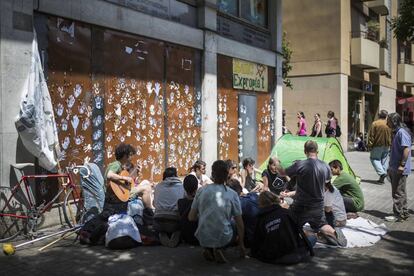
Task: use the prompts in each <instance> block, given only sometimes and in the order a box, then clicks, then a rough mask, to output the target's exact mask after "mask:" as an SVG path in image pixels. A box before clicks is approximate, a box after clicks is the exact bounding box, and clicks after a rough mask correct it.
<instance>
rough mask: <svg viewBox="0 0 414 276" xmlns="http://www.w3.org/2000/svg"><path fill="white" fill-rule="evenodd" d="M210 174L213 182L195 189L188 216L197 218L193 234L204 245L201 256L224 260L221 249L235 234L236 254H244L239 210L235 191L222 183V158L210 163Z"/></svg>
mask: <svg viewBox="0 0 414 276" xmlns="http://www.w3.org/2000/svg"><path fill="white" fill-rule="evenodd" d="M211 175H212V178H213V181H214V183H213V184H210V185H206V186H204V187H203V188H201V189H199V190H198V191H197V193H196V196H195V198H194V201H193V204H192V206H191V210H190V213H189V214H188V219H189V220H190V221H196V220H197V219H198V228H197V231H196V234H195V235H196V237H197V239H198V241H199V242H200V245H201V246H202V247H204V251H203V256H204V258H205V259H206V260H208V261H216V262H218V263H225V262H227V259H226V257H225V256H224V252H223V249H224V248H225V247H227V246H229V245H231V244H233V243H235V241H236V239H237V236H238V241H239V247H240V254H241V256H242V257H244V256H245V247H244V225H243V219H242V210H241V204H240V200H239V196H238V195H237V193H236V192H235V191H233V190H232V189H230V188H228V187H227V186H226V185H225V183H226V181H227V176H228V167H227V165H226V163H225V162H224V161H223V160H217V161H215V162H214V163H213V165H212V172H211ZM234 222H235V224H236V225H234Z"/></svg>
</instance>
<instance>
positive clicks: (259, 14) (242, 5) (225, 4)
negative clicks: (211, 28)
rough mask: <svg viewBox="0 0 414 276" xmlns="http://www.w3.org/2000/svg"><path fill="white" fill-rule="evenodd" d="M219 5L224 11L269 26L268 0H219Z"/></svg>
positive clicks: (220, 9)
mask: <svg viewBox="0 0 414 276" xmlns="http://www.w3.org/2000/svg"><path fill="white" fill-rule="evenodd" d="M217 6H218V10H219V11H220V12H222V13H226V14H229V15H232V16H235V17H239V18H242V19H244V20H246V21H248V22H250V23H252V24H254V25H257V26H261V27H267V0H218V1H217Z"/></svg>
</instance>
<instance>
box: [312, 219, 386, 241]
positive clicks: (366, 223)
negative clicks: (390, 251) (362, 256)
mask: <svg viewBox="0 0 414 276" xmlns="http://www.w3.org/2000/svg"><path fill="white" fill-rule="evenodd" d="M307 227H309V228H310V226H309V225H308V224H306V225H305V228H307ZM341 229H342V232H343V233H344V235H345V238H346V239H347V241H348V242H347V245H346V248H351V247H367V246H371V245H373V244H375V243H377V242H378V241H379V240H380V239H381V237H382V236H383V235H385V234H386V233H387V232H388V229H387V227H386V226H385V224H384V223H382V224H380V225H378V224H376V223H374V222H372V221H370V220H368V219H365V218H361V217H358V218H356V219H348V220H347V221H346V226H345V227H341ZM315 247H316V248H324V247H336V246H330V245H326V244H323V243H317V244H316V246H315Z"/></svg>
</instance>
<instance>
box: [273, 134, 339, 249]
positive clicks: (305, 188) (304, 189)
mask: <svg viewBox="0 0 414 276" xmlns="http://www.w3.org/2000/svg"><path fill="white" fill-rule="evenodd" d="M304 152H305V155H306V157H307V159H306V160H299V161H297V162H295V163H293V165H292V166H290V167H289V168H287V169H286V170H284V169H283V168H281V169H280V174H281V175H288V176H289V177H296V191H295V195H294V200H293V203H292V204H291V205H290V207H289V210H290V211H291V214H292V216H293V218H294V219H295V220H296V223H297V224H298V225H299V226H300V227H302V226H303V225H304V224H305V223H307V222H308V223H309V224H310V226H311V228H312V229H313V230H314V231H317V232H318V233H319V234H320V235H321V236H322V237H323V238H324V239H326V241H327V242H328V243H329V244H331V245H339V246H345V245H346V239H345V236H343V233H342V231H340V230H339V229H334V228H332V227H331V226H330V225H329V224H328V223H327V222H326V218H325V212H324V199H323V197H324V190H325V183H327V182H330V181H331V170H330V168H329V166H328V164H326V163H325V162H324V161H322V160H320V159H318V144H317V143H316V142H315V141H312V140H308V141H306V142H305V145H304Z"/></svg>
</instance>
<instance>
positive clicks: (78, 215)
mask: <svg viewBox="0 0 414 276" xmlns="http://www.w3.org/2000/svg"><path fill="white" fill-rule="evenodd" d="M76 194H77V193H76V192H75V191H74V190H73V188H71V189H69V191H68V192H67V194H66V196H65V201H64V203H63V215H64V217H65V221H66V223H67V224H68V226H69V227H74V226H76V225H80V224H83V223H85V222H86V220H88V219H90V211H93V214H98V213H100V212H101V211H102V208H100V206H99V204H98V202H99V201H98V198H97V197H96V196H95V195H94V194H90V196H89V197H88V205H89V206H90V205H93V206H97V207H96V208H90V210H87V209H86V208H85V204H84V200H83V196H80V197H79V198H77V197H76ZM92 209H94V210H92Z"/></svg>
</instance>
